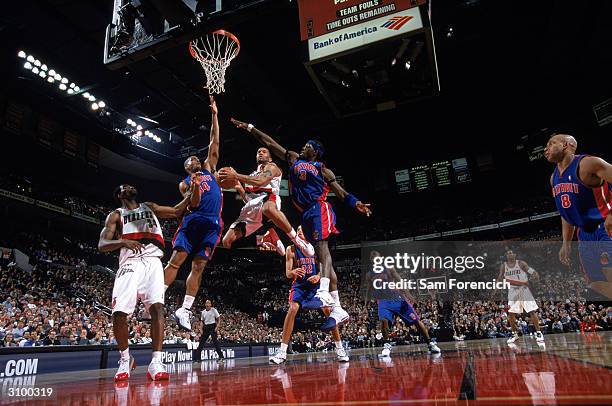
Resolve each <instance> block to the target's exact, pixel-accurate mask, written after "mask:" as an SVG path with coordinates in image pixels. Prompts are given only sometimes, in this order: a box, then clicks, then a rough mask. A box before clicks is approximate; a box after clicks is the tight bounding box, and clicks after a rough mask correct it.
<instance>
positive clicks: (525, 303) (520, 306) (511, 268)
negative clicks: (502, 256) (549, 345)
mask: <svg viewBox="0 0 612 406" xmlns="http://www.w3.org/2000/svg"><path fill="white" fill-rule="evenodd" d="M530 277H531V278H532V279H533V280H534V281H538V280H539V279H540V275H538V273H537V272H536V271H535V269H533V268H531V267H530V266H529V265H527V263H526V262H525V261H520V260H517V259H516V254H515V253H514V252H513V251H512V250H508V251H506V261H504V263H503V264H501V266H500V269H499V276H498V277H497V280H502V279H505V280H506V281H507V282H508V283H509V284H510V288H509V289H508V307H509V309H508V320H509V321H510V326H511V327H512V337H510V338H509V339H508V344H512V343H513V342H515V341H516V340H517V339H518V338H519V335H518V326H517V324H516V315H517V314H523V311H525V312H527V313H528V314H529V317H530V318H531V323H532V324H533V326H534V327H535V330H536V340H537V341H538V342H544V336H543V335H542V331H541V330H540V320H539V319H538V315H537V314H536V310H538V304H537V303H536V301H535V299H534V298H533V295H532V294H531V290H530V289H529V278H530Z"/></svg>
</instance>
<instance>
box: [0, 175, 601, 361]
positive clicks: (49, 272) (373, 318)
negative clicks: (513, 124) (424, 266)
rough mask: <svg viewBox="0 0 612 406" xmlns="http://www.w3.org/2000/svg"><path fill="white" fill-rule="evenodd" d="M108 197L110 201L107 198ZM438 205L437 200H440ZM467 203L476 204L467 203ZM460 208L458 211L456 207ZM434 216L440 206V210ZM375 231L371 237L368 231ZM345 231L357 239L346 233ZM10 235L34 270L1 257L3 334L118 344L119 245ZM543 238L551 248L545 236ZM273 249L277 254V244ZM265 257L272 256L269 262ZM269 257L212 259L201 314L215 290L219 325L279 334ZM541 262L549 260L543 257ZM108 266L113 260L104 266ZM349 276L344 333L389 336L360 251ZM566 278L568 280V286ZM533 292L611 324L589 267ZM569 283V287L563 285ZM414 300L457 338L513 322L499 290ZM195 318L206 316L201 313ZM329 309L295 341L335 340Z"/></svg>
mask: <svg viewBox="0 0 612 406" xmlns="http://www.w3.org/2000/svg"><path fill="white" fill-rule="evenodd" d="M0 188H2V189H5V190H9V191H11V192H14V193H18V194H20V195H24V196H29V197H32V198H36V199H41V200H45V201H47V202H49V203H52V204H56V205H59V206H62V207H65V208H67V209H70V210H72V211H75V212H78V213H81V214H86V215H89V216H92V217H96V218H98V219H103V218H104V217H105V216H106V215H107V214H108V212H109V211H110V210H111V206H104V205H99V204H97V203H94V202H92V201H89V200H88V199H86V198H82V197H75V196H69V197H66V194H65V193H62V192H52V191H48V190H45V191H43V190H40V189H38V188H36V187H33V186H32V185H31V183H29V181H28V180H27V179H24V178H18V177H14V176H8V177H7V176H3V177H0ZM109 204H110V203H109ZM550 211H554V207H553V205H552V201H551V200H550V199H525V201H522V202H521V204H514V203H508V204H507V205H506V206H504V207H501V208H495V209H491V210H487V211H482V210H473V213H469V210H468V211H467V212H463V213H461V214H458V215H449V216H448V218H439V217H436V218H434V217H432V218H425V217H423V218H421V219H420V220H418V221H416V220H410V221H409V222H408V221H404V222H402V221H397V220H396V219H393V220H389V221H393V223H390V222H388V221H386V220H382V219H383V218H384V216H380V217H376V216H375V217H374V218H373V219H372V221H371V222H370V223H369V224H368V227H367V228H363V229H360V228H359V227H361V226H360V224H359V223H358V222H356V223H355V225H353V226H354V227H353V228H352V229H351V232H348V233H345V234H348V235H349V236H353V237H354V238H356V240H355V241H359V240H364V239H366V240H390V239H395V238H403V237H409V236H414V235H420V234H427V233H432V232H440V231H445V230H454V229H460V228H465V227H473V226H478V225H482V224H491V223H496V222H501V221H506V220H509V219H516V218H521V217H524V216H528V215H532V214H541V213H547V212H550ZM430 212H431V213H437V212H439V211H438V210H435V209H434V210H430ZM466 213H469V214H466ZM451 214H452V213H451ZM432 216H433V214H432ZM162 225H163V228H164V233H165V235H166V237H171V236H172V234H173V233H174V230H175V229H176V227H177V225H178V222H177V221H176V220H172V221H166V222H163V223H162ZM558 234H559V231H558V229H555V230H552V231H551V230H540V232H537V233H533V235H532V236H531V237H529V238H527V239H528V240H532V241H533V240H536V241H537V240H543V241H544V243H543V244H545V242H546V241H547V240H549V239H551V238H558V237H559V235H558ZM364 237H365V238H364ZM341 241H342V242H352V240H351V237H347V238H345V237H343V239H342V240H341ZM0 247H9V248H18V249H20V250H21V251H23V252H24V253H26V254H27V255H28V256H29V258H30V264H31V266H32V270H31V271H25V270H22V269H19V268H18V267H17V264H16V263H15V261H14V260H13V259H12V258H9V256H8V255H6V252H10V251H6V250H5V251H3V255H2V258H0V346H2V347H11V346H33V345H36V346H38V345H93V344H102V345H104V344H114V343H115V339H114V337H113V333H112V319H111V317H110V314H111V313H110V302H111V292H112V286H113V280H114V274H113V272H112V271H111V270H110V269H109V268H111V269H113V268H114V266H115V265H112V264H116V257H115V256H112V255H110V256H109V255H101V254H100V253H99V252H98V250H97V247H96V244H95V242H94V241H89V242H86V241H78V240H74V239H70V238H68V237H61V238H57V237H56V236H54V237H46V238H45V237H42V236H39V235H32V234H25V233H23V234H21V235H18V236H11V238H6V239H5V240H4V241H2V240H0ZM542 247H543V249H548V248H547V247H546V246H545V245H543V246H542ZM270 255H273V254H270ZM266 261H267V262H266ZM266 261H263V262H262V263H261V264H256V263H251V261H250V260H245V259H242V258H239V257H238V256H234V257H233V258H232V259H231V260H227V261H224V262H217V263H215V262H214V261H213V262H212V263H211V264H209V265H208V266H207V269H206V273H205V277H204V279H203V287H202V290H201V291H200V293H199V295H198V298H197V300H196V303H195V304H194V306H193V309H194V315H195V316H198V315H199V312H200V311H201V310H202V309H203V307H204V306H203V304H204V303H203V302H204V300H205V299H208V298H210V299H212V300H213V302H214V305H215V307H216V308H217V309H218V310H219V312H220V313H221V323H220V325H219V337H220V339H221V340H222V341H225V342H228V343H249V342H256V343H259V342H278V341H279V340H280V336H281V330H282V322H283V318H284V315H285V312H286V310H287V307H288V293H289V288H290V281H288V280H287V278H286V277H285V276H284V273H283V269H284V268H283V265H282V262H281V260H280V259H278V260H276V262H274V265H273V266H271V265H270V263H271V261H270V260H269V259H268V260H266ZM533 266H534V268H536V269H538V268H540V267H541V266H542V264H539V263H537V262H535V263H534V264H533ZM106 267H108V268H106ZM335 269H336V272H337V273H338V275H339V278H340V297H341V301H342V304H343V307H344V308H345V309H346V310H347V311H348V312H349V314H350V315H351V319H352V321H351V323H348V324H347V325H345V326H343V327H342V334H343V338H344V340H345V341H346V342H347V343H348V344H349V345H350V346H352V347H367V346H375V345H380V344H381V336H380V329H379V325H378V313H377V306H376V302H375V301H366V300H365V299H364V297H363V294H362V290H361V283H362V278H361V276H362V272H363V268H362V266H361V263H360V260H359V259H348V260H343V261H336V262H335ZM561 288H562V289H561ZM534 289H535V290H534V294H535V295H536V297H538V298H541V302H540V310H539V311H538V316H539V319H540V323H541V326H542V328H543V330H544V332H545V333H550V334H552V333H558V332H571V331H595V330H606V329H610V327H611V326H610V324H611V322H612V321H611V320H612V319H611V318H612V309H610V308H607V307H604V306H603V305H599V304H597V303H595V304H592V303H588V302H586V301H585V300H584V297H583V293H584V290H585V287H584V280H583V279H581V278H567V277H560V276H558V277H553V276H551V277H549V278H544V279H543V280H542V281H541V282H540V283H539V284H538V285H537V286H536V287H535V288H534ZM560 289H561V290H560ZM183 292H184V287H183V286H181V283H180V281H178V282H177V283H175V284H174V285H173V286H171V287H170V289H169V290H168V292H167V294H166V310H167V312H168V314H171V313H172V312H173V310H174V309H175V308H176V307H177V306H179V305H180V304H181V301H182V294H183ZM414 307H415V309H416V310H417V312H418V313H419V315H420V317H421V319H422V321H423V322H424V324H425V325H426V326H427V328H428V329H429V330H430V333H431V334H432V335H433V336H436V335H437V333H438V332H439V331H440V330H441V329H444V328H447V329H451V330H452V332H453V334H452V335H453V336H454V337H455V339H457V340H464V339H475V338H486V337H501V336H507V335H508V334H509V332H510V330H509V325H508V320H507V312H506V306H505V303H504V300H503V299H502V298H501V297H492V298H490V299H486V300H485V299H483V300H477V301H474V300H469V301H468V300H462V298H455V299H453V300H452V301H450V302H449V301H448V300H447V301H445V300H441V299H440V298H439V297H436V296H435V295H432V296H431V297H429V296H427V297H422V296H419V297H418V298H416V300H415V302H414ZM142 316H143V307H142V305H139V308H138V309H137V311H136V312H135V314H134V315H133V317H132V318H131V319H130V342H131V343H132V344H147V343H150V341H151V337H150V334H151V333H150V325H149V323H148V322H147V321H145V320H143V319H142ZM196 318H197V317H196ZM321 321H322V316H321V314H320V313H318V312H316V311H310V312H301V313H300V314H299V315H298V320H297V323H296V332H295V334H294V337H293V343H294V350H295V349H297V350H298V351H314V350H317V349H322V348H326V347H327V346H330V345H331V343H330V341H329V340H330V339H329V335H326V334H322V333H321V332H320V331H319V330H318V328H317V326H318V324H319V323H320V322H321ZM528 323H529V320H528V318H527V317H521V318H519V324H520V327H521V330H522V331H523V333H525V334H528V333H530V332H532V330H533V326H530V325H529V324H528ZM200 329H201V322H199V321H196V322H195V323H194V331H195V334H193V335H192V334H189V333H186V332H182V331H179V330H178V329H177V327H176V325H175V323H174V322H172V321H170V322H168V323H167V327H166V330H165V332H164V342H166V343H184V342H187V341H194V340H195V341H197V340H198V339H199V336H198V333H197V332H198V331H200ZM392 337H393V339H394V341H395V342H396V343H399V344H405V343H415V342H420V341H421V340H422V337H421V336H420V334H419V333H418V331H417V330H416V328H415V327H414V326H407V325H405V324H404V323H402V322H401V321H399V322H398V323H396V325H395V326H394V328H393V331H392Z"/></svg>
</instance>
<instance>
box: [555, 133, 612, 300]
mask: <svg viewBox="0 0 612 406" xmlns="http://www.w3.org/2000/svg"><path fill="white" fill-rule="evenodd" d="M577 147H578V143H577V141H576V139H575V138H574V137H572V136H571V135H567V134H556V135H554V136H552V137H551V138H550V139H549V140H548V143H547V144H546V148H545V149H544V156H545V157H546V159H547V160H548V161H549V162H552V163H555V164H556V165H557V167H556V168H555V170H554V172H553V174H552V176H551V177H550V185H551V187H552V193H553V196H554V198H555V203H556V205H557V210H559V214H560V215H561V227H562V234H563V245H562V246H561V250H560V251H559V260H560V261H561V263H563V264H565V265H569V264H570V252H571V242H572V239H573V238H574V234H576V235H577V237H578V241H579V243H578V251H579V254H580V262H581V265H582V268H583V271H584V272H585V274H586V276H587V281H588V282H589V287H590V288H591V289H592V290H594V291H595V292H597V293H599V294H600V295H603V296H605V297H606V298H607V299H612V238H611V236H612V165H610V164H609V163H608V162H606V161H604V160H603V159H601V158H598V157H595V156H588V155H576V149H577Z"/></svg>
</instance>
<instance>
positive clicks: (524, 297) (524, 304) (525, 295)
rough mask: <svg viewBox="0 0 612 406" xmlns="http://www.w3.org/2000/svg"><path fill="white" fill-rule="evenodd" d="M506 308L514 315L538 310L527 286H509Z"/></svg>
mask: <svg viewBox="0 0 612 406" xmlns="http://www.w3.org/2000/svg"><path fill="white" fill-rule="evenodd" d="M508 307H509V309H508V311H509V312H510V313H516V314H523V312H527V313H529V312H532V311H534V310H538V304H537V303H536V301H535V299H534V298H533V295H532V294H531V290H530V289H529V286H527V285H521V286H518V285H510V288H509V289H508Z"/></svg>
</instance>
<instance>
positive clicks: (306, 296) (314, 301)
mask: <svg viewBox="0 0 612 406" xmlns="http://www.w3.org/2000/svg"><path fill="white" fill-rule="evenodd" d="M293 250H294V252H295V259H296V262H297V264H296V265H297V266H296V267H301V268H302V269H303V270H304V271H305V274H304V276H302V277H301V278H294V279H293V283H292V284H291V290H290V291H289V303H291V302H296V303H299V304H300V307H301V308H302V309H320V308H321V307H323V302H321V299H319V298H318V297H317V290H318V289H319V283H310V282H308V278H310V277H311V276H313V275H316V274H317V261H316V257H315V256H314V255H313V256H307V255H304V254H303V253H302V251H300V249H299V248H298V247H296V246H294V247H293Z"/></svg>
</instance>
